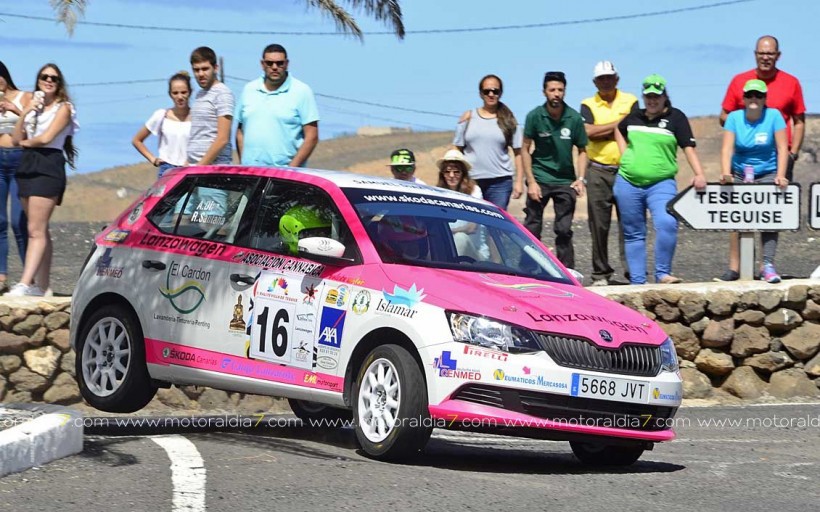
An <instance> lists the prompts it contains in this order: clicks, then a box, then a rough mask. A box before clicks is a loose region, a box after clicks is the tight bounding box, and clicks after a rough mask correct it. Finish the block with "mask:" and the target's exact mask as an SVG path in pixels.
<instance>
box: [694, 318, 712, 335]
mask: <svg viewBox="0 0 820 512" xmlns="http://www.w3.org/2000/svg"><path fill="white" fill-rule="evenodd" d="M709 322H711V320H709V319H708V318H706V317H703V318H701V319H700V320H698V321H697V322H692V323H691V324H689V327H691V328H692V330H693V331H695V332H696V333H698V334H703V331H705V330H706V326H707V325H709Z"/></svg>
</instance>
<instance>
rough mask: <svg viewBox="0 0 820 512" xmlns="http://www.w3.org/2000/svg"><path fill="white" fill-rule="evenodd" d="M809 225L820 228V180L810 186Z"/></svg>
mask: <svg viewBox="0 0 820 512" xmlns="http://www.w3.org/2000/svg"><path fill="white" fill-rule="evenodd" d="M809 227H810V228H812V229H820V182H818V183H812V184H811V185H810V187H809ZM818 268H820V267H818Z"/></svg>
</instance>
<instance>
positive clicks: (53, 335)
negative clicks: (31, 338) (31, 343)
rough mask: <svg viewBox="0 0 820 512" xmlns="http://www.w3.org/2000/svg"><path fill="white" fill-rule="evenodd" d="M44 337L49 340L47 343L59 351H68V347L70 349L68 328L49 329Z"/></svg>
mask: <svg viewBox="0 0 820 512" xmlns="http://www.w3.org/2000/svg"><path fill="white" fill-rule="evenodd" d="M54 314H56V313H54ZM46 339H47V340H48V341H49V343H51V344H52V345H54V346H55V347H57V348H59V349H60V351H61V352H63V353H66V352H68V351H69V349H71V340H70V339H69V334H68V329H59V330H56V331H51V332H50V333H48V335H47V336H46Z"/></svg>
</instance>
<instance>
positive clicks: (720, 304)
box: [706, 290, 737, 316]
mask: <svg viewBox="0 0 820 512" xmlns="http://www.w3.org/2000/svg"><path fill="white" fill-rule="evenodd" d="M706 299H707V300H708V301H709V305H708V306H707V307H706V309H707V310H708V311H709V312H710V313H712V314H713V315H715V316H727V315H731V314H732V310H734V307H735V303H736V302H737V294H735V293H732V292H730V291H728V290H719V291H716V292H713V293H710V294H708V295H707V296H706Z"/></svg>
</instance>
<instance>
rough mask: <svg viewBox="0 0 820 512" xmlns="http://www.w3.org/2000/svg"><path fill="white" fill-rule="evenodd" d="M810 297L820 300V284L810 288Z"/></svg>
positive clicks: (816, 300)
mask: <svg viewBox="0 0 820 512" xmlns="http://www.w3.org/2000/svg"><path fill="white" fill-rule="evenodd" d="M809 298H810V299H811V300H813V301H815V302H820V285H813V286H811V287H810V288H809Z"/></svg>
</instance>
